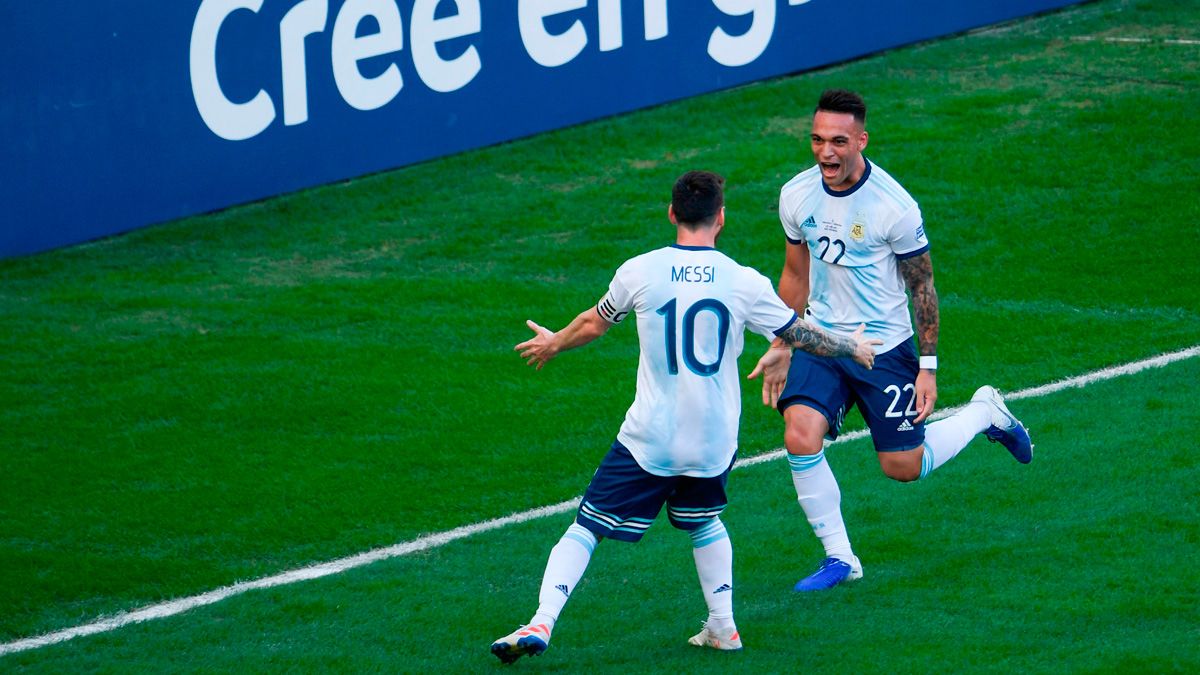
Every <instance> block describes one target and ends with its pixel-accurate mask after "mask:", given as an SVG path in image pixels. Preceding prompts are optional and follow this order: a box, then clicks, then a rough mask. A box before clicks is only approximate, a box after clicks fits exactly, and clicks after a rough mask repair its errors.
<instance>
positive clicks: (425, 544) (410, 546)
mask: <svg viewBox="0 0 1200 675" xmlns="http://www.w3.org/2000/svg"><path fill="white" fill-rule="evenodd" d="M1196 356H1200V345H1197V346H1195V347H1189V348H1188V349H1182V350H1180V351H1177V352H1170V353H1168V354H1162V355H1160V356H1156V357H1153V358H1150V359H1145V360H1143V361H1135V362H1133V363H1128V364H1125V365H1123V366H1115V367H1113V368H1105V369H1104V370H1098V371H1096V372H1094V373H1088V374H1086V375H1080V376H1078V377H1072V378H1069V379H1066V380H1061V381H1059V382H1051V383H1050V384H1045V385H1042V386H1040V387H1034V388H1032V389H1023V390H1021V391H1017V392H1013V393H1011V394H1007V395H1005V399H1007V400H1010V401H1014V400H1020V399H1024V398H1036V397H1039V396H1046V395H1047V394H1052V393H1055V392H1059V391H1063V390H1065V389H1073V388H1081V387H1086V386H1088V385H1091V384H1095V383H1097V382H1102V381H1104V380H1111V379H1113V378H1117V377H1123V376H1125V375H1132V374H1134V373H1137V372H1141V371H1143V370H1147V369H1149V368H1161V367H1163V366H1165V365H1167V364H1170V363H1174V362H1176V361H1182V360H1184V359H1190V358H1193V357H1196ZM960 408H961V406H959V407H958V408H949V409H946V410H940V411H938V412H937V413H935V414H934V415H932V416H931V419H940V418H942V417H947V416H949V415H952V414H954V413H955V412H956V411H957V410H959V409H960ZM867 434H868V432H867V430H865V429H862V430H858V431H853V432H850V433H846V434H843V435H841V436H839V437H838V440H836V441H834V443H844V442H847V441H852V440H855V439H859V438H863V437H864V436H866V435H867ZM783 454H784V450H783V449H782V448H780V449H777V450H773V451H771V452H767V453H763V454H761V455H756V456H754V457H751V458H749V459H747V460H744V461H739V462H738V463H737V466H735V467H734V468H735V469H740V468H743V467H747V466H754V465H756V464H762V463H764V462H769V461H772V460H775V459H779V458H780V457H782V456H783ZM578 506H579V498H578V497H576V498H575V499H570V500H567V501H565V502H560V503H558V504H554V505H551V506H542V507H539V508H536V509H531V510H529V511H522V512H520V513H514V514H512V515H510V516H505V517H503V518H495V519H492V520H488V521H485V522H482V523H476V524H474V525H464V526H462V527H456V528H454V529H453V530H449V531H446V532H438V533H435V534H430V535H426V536H424V537H420V538H417V539H414V540H412V541H409V542H404V543H401V544H396V545H394V546H388V547H385V548H377V549H374V550H372V551H366V552H365V553H359V554H357V555H352V556H347V557H345V558H339V559H337V560H332V561H329V562H323V563H317V564H315V565H309V566H308V567H301V568H299V569H295V570H292V571H290V572H283V573H281V574H276V575H274V576H270V577H264V578H262V579H256V580H254V581H242V582H238V583H236V584H232V585H230V586H223V587H221V588H218V589H216V590H213V591H209V592H207V593H201V594H200V595H193V596H191V597H187V598H180V599H178V600H171V601H169V602H163V603H159V604H157V605H150V606H148V607H143V608H141V609H137V610H133V611H131V612H122V613H120V614H117V615H115V616H112V617H106V618H101V619H98V620H96V621H94V622H92V623H89V624H84V625H82V626H76V627H74V628H66V629H63V630H60V631H56V632H54V633H47V634H45V635H40V636H38V637H31V638H24V639H21V640H16V641H14V642H8V643H5V644H0V656H4V655H5V654H14V653H16V652H23V651H28V650H30V649H38V648H39V647H46V646H49V645H52V644H56V643H59V642H65V641H67V640H71V639H74V638H77V637H82V636H84V635H95V634H96V633H106V632H108V631H112V630H116V629H118V628H122V627H124V626H128V625H130V624H134V623H141V622H143V621H150V620H152V619H165V618H167V617H170V616H175V615H176V614H182V613H183V612H186V611H188V610H191V609H195V608H197V607H203V606H205V605H211V604H214V603H217V602H220V601H222V600H224V599H226V598H230V597H233V596H235V595H241V594H242V593H245V592H247V591H252V590H256V589H260V588H273V587H276V586H286V585H288V584H294V583H296V582H299V581H307V580H309V579H319V578H321V577H326V576H330V575H333V574H341V573H342V572H345V571H347V570H352V569H354V568H356V567H362V566H364V565H370V564H371V563H375V562H379V561H381V560H387V559H389V558H396V557H399V556H404V555H408V554H410V553H417V552H419V551H424V550H427V549H431V548H438V547H440V546H444V545H446V544H449V543H450V542H452V541H456V540H459V539H464V538H466V537H470V536H472V535H475V534H480V533H482V532H488V531H491V530H498V529H500V528H502V527H507V526H509V525H516V524H518V523H525V522H529V521H531V520H537V519H539V518H544V517H546V516H553V515H558V514H560V513H566V512H568V511H573V510H574V509H575V508H577V507H578Z"/></svg>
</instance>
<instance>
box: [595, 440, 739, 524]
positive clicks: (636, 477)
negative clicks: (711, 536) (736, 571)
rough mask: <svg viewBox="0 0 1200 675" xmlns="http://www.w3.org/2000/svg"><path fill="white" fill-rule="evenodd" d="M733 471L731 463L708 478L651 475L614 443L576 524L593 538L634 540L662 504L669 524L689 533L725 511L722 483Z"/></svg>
mask: <svg viewBox="0 0 1200 675" xmlns="http://www.w3.org/2000/svg"><path fill="white" fill-rule="evenodd" d="M732 468H733V462H730V463H729V466H728V467H726V468H725V471H724V473H722V474H721V475H719V476H713V477H712V478H695V477H693V476H656V475H654V474H652V473H649V472H648V471H646V470H645V469H643V468H642V467H641V466H639V465H638V463H637V460H635V459H634V458H633V455H631V454H629V450H627V449H626V448H625V446H623V445H621V444H620V443H619V442H614V443H613V445H612V449H611V450H609V451H608V454H607V455H605V456H604V460H603V461H602V462H600V467H599V468H598V469H596V475H595V476H592V482H591V483H590V484H589V485H588V488H587V492H585V493H584V494H583V501H582V502H580V504H579V512H578V513H577V514H576V515H575V522H577V523H579V524H580V525H582V526H583V527H586V528H587V529H589V530H591V532H592V534H594V535H596V536H597V537H608V538H610V539H617V540H619V541H637V540H639V539H641V538H642V535H643V534H645V533H646V530H647V529H648V528H649V527H650V525H651V524H652V523H654V519H655V518H657V517H658V513H659V511H662V507H663V504H666V505H667V518H668V519H670V521H671V524H672V525H674V526H675V527H677V528H679V529H681V530H694V529H696V528H698V527H700V526H701V525H703V524H704V523H707V522H708V521H710V520H712V519H713V518H714V517H716V516H718V515H720V514H721V512H722V511H724V510H725V505H726V504H727V503H728V501H729V500H728V499H727V498H726V497H725V482H726V481H727V480H729V470H730V469H732Z"/></svg>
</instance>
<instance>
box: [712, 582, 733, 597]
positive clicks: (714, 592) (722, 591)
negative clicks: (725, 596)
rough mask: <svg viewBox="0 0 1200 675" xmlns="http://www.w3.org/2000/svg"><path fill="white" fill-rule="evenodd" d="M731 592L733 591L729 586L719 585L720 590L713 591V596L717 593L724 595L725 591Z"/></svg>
mask: <svg viewBox="0 0 1200 675" xmlns="http://www.w3.org/2000/svg"><path fill="white" fill-rule="evenodd" d="M732 590H733V586H730V585H729V584H721V586H720V588H718V589H717V590H715V591H713V595H716V594H717V593H725V592H727V591H732Z"/></svg>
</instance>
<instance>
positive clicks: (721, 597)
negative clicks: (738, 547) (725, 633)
mask: <svg viewBox="0 0 1200 675" xmlns="http://www.w3.org/2000/svg"><path fill="white" fill-rule="evenodd" d="M690 534H691V536H692V547H693V548H692V557H694V558H695V559H696V574H697V576H699V577H700V590H701V592H703V593H704V602H705V603H707V604H708V621H707V622H706V625H708V626H709V627H710V628H733V627H734V624H733V544H732V542H730V541H729V533H728V532H727V531H726V530H725V524H724V523H722V522H721V519H720V518H719V517H714V518H713V519H712V520H710V521H708V522H707V523H705V524H704V525H702V526H700V527H699V528H697V529H695V530H692V531H691V533H690Z"/></svg>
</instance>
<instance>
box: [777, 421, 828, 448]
mask: <svg viewBox="0 0 1200 675" xmlns="http://www.w3.org/2000/svg"><path fill="white" fill-rule="evenodd" d="M821 439H822V436H821V435H820V434H817V433H816V432H815V431H814V430H812V429H809V428H807V427H805V426H804V425H803V424H798V423H789V424H788V425H787V428H786V429H784V432H783V444H784V446H785V447H786V448H787V451H788V452H790V453H792V454H793V455H815V454H817V453H818V452H820V451H821V447H822V442H821Z"/></svg>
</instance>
